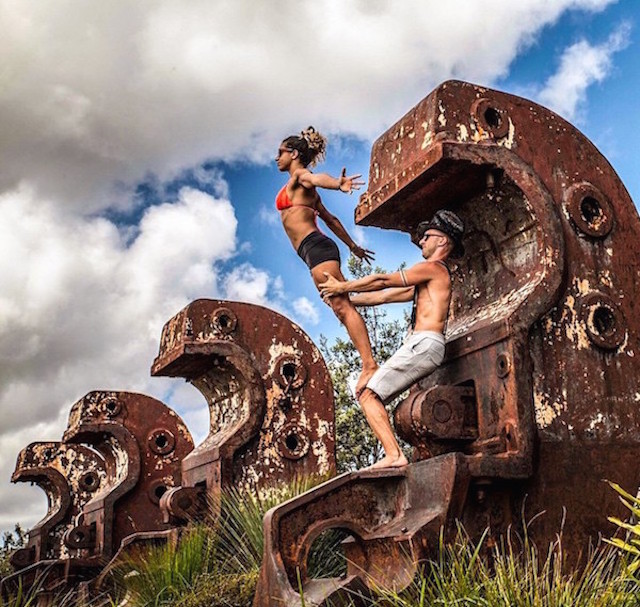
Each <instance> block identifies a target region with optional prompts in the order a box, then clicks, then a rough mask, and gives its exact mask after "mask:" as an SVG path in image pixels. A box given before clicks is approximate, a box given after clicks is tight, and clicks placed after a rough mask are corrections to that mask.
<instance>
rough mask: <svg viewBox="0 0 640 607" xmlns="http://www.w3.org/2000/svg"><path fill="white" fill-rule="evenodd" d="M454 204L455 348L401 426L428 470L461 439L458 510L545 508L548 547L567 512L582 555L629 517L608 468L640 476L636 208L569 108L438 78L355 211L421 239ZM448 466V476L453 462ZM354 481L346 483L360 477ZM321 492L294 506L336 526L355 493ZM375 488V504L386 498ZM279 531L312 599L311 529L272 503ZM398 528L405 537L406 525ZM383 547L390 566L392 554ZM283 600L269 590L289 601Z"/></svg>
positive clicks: (503, 517) (480, 513)
mask: <svg viewBox="0 0 640 607" xmlns="http://www.w3.org/2000/svg"><path fill="white" fill-rule="evenodd" d="M441 208H446V209H451V210H454V211H456V212H457V213H459V214H460V215H461V216H462V218H463V219H464V221H465V223H466V226H467V233H466V236H465V242H464V244H465V248H466V254H465V256H464V258H463V259H462V260H460V262H459V263H458V264H457V266H455V267H454V268H453V296H452V303H451V308H450V317H449V323H448V330H447V335H446V337H447V354H446V358H445V361H444V363H443V365H442V366H441V367H440V368H439V369H437V370H436V371H435V372H434V373H433V374H432V375H430V376H429V377H427V378H425V379H423V380H422V381H420V382H419V383H418V384H417V385H416V386H414V387H413V388H412V390H411V392H410V394H409V396H408V398H406V400H405V401H404V402H402V403H401V404H400V405H399V406H398V408H397V409H396V412H395V423H396V429H397V430H398V432H399V434H400V435H401V436H403V438H405V439H406V440H407V441H408V442H409V443H410V444H411V445H413V447H414V453H413V460H414V462H419V464H418V465H424V468H420V469H419V470H420V472H419V474H427V473H428V472H430V473H433V471H434V470H435V469H431V468H430V466H431V465H435V462H437V461H438V460H439V459H440V458H442V457H445V456H446V457H449V456H453V454H455V457H456V458H457V459H456V461H458V462H461V464H460V467H461V468H462V467H463V466H462V463H463V464H464V468H465V470H466V471H468V482H469V488H468V492H462V491H460V492H458V493H457V494H456V496H455V497H454V498H453V499H452V500H451V501H449V502H446V500H445V502H443V503H442V504H441V508H440V510H441V511H442V512H443V513H444V514H443V519H442V520H443V521H444V522H446V523H450V522H451V521H452V519H453V518H455V517H460V519H461V520H462V521H463V523H464V524H465V526H466V528H467V530H468V531H469V532H470V533H472V534H480V533H481V532H482V531H484V529H485V528H487V527H490V529H491V532H492V533H494V534H501V533H503V532H505V531H506V529H507V527H508V526H509V525H510V524H512V523H515V524H519V523H521V522H522V520H523V514H524V516H525V517H526V518H531V516H532V515H534V514H538V513H539V512H542V511H546V515H545V516H543V517H540V518H538V519H537V520H536V522H535V524H534V525H533V527H532V528H530V529H529V536H530V537H533V538H534V539H537V540H539V541H540V542H541V543H543V544H544V543H546V542H547V541H551V540H553V539H555V538H556V535H557V533H558V532H559V530H560V528H561V525H562V522H563V520H564V517H565V516H566V520H564V529H563V547H564V550H565V554H567V555H572V556H577V555H579V554H580V553H581V552H582V551H583V550H584V547H585V545H586V542H587V538H588V537H589V536H597V535H598V534H599V533H600V532H602V531H603V530H605V529H606V527H607V521H606V516H607V515H610V514H619V515H622V511H621V506H620V505H619V504H618V502H617V497H616V495H615V493H614V492H613V491H611V490H609V488H608V486H607V485H605V484H604V483H603V482H602V480H601V479H602V478H612V479H616V480H618V481H620V482H621V483H622V484H623V485H625V486H626V487H628V488H630V489H631V490H633V489H634V488H636V487H637V486H638V480H639V476H640V475H639V470H638V465H637V462H638V461H639V459H640V410H639V409H638V407H637V403H638V401H640V385H639V384H640V373H638V364H637V363H636V360H638V356H637V353H636V352H635V347H636V345H637V344H638V330H639V325H640V320H638V318H639V316H638V315H637V314H635V306H636V301H637V300H638V293H637V289H638V287H636V285H637V284H639V283H640V281H639V280H638V278H640V269H638V268H637V265H636V264H635V263H634V261H635V260H636V259H637V258H638V254H639V253H640V251H639V250H638V249H640V223H639V221H638V214H637V212H636V209H635V207H634V205H633V203H632V201H631V199H630V197H629V195H628V193H627V192H626V190H625V188H624V186H623V185H622V183H621V182H620V180H619V178H618V177H617V175H616V174H615V172H614V171H613V169H612V168H611V166H610V165H609V163H608V162H607V161H606V159H605V158H604V157H603V156H602V155H601V154H600V153H599V152H598V151H597V150H596V148H595V147H594V146H593V145H592V144H591V143H590V142H589V141H588V140H587V139H586V138H585V137H584V136H583V135H582V134H581V133H579V132H578V131H577V130H576V129H575V128H574V127H572V126H571V125H570V124H569V123H567V122H566V121H564V120H563V119H562V118H560V117H559V116H557V115H556V114H554V113H553V112H550V111H549V110H547V109H545V108H543V107H540V106H538V105H536V104H534V103H532V102H530V101H528V100H525V99H521V98H518V97H515V96H513V95H508V94H504V93H500V92H497V91H492V90H489V89H485V88H480V87H477V86H474V85H472V84H467V83H463V82H447V83H444V84H443V85H441V86H440V87H438V88H437V89H436V90H435V91H434V92H432V93H431V94H430V95H429V96H428V97H427V98H426V99H425V100H423V101H422V102H421V103H419V104H418V105H417V106H416V107H415V108H414V109H413V110H411V111H410V112H409V113H408V114H407V115H406V116H404V117H403V118H402V119H401V120H400V121H398V123H397V124H395V125H394V126H393V127H391V128H390V129H389V130H388V131H387V132H386V133H385V134H383V135H382V136H381V137H380V138H379V139H378V140H377V141H376V142H375V144H374V146H373V151H372V157H371V170H370V175H369V190H368V192H366V193H365V194H364V195H363V196H362V197H361V200H360V203H359V205H358V208H357V209H356V220H357V221H358V223H360V224H363V225H375V226H379V227H382V228H388V229H399V230H403V231H405V232H408V233H409V234H410V235H411V236H412V237H413V238H414V239H416V238H417V237H418V236H419V235H418V234H416V233H415V228H416V227H417V225H418V224H419V223H420V222H421V221H424V220H427V219H429V218H430V217H431V216H432V215H433V213H434V212H435V211H436V210H438V209H441ZM414 241H415V240H414ZM418 254H419V253H418V251H416V258H417V259H419V257H418ZM416 465H417V464H412V465H411V466H410V467H409V469H414V470H415V469H416V468H414V466H416ZM417 474H418V473H417ZM432 478H434V479H436V480H434V484H435V485H436V486H437V485H438V483H441V482H448V481H447V479H450V476H449V477H448V476H446V475H445V474H444V473H443V474H442V476H441V477H438V473H435V474H432ZM342 482H344V484H345V491H348V489H349V487H350V485H351V484H352V483H354V481H353V480H350V479H348V478H347V479H345V480H344V481H342ZM377 482H378V483H380V481H377ZM354 486H355V485H354ZM464 486H465V487H466V485H464ZM322 491H323V490H322V489H319V490H316V491H311V492H310V493H309V494H307V495H306V496H305V497H304V500H303V499H299V500H293V501H292V502H289V503H288V504H287V508H290V509H298V514H297V516H298V518H299V519H301V520H305V519H309V520H312V521H313V524H314V525H317V526H318V527H319V528H320V527H322V525H323V524H325V525H328V526H332V525H333V521H334V518H335V517H336V516H337V515H339V514H340V513H341V510H340V508H339V506H336V505H335V504H331V505H330V506H327V507H326V508H325V509H324V510H323V511H320V512H319V513H317V514H314V513H316V512H317V509H316V501H315V500H317V503H320V504H324V503H326V502H325V500H324V499H323V496H322ZM403 491H404V489H403V488H402V483H401V482H397V483H396V484H395V485H394V486H393V488H392V489H390V492H391V494H392V495H393V496H395V497H396V498H398V500H399V501H400V503H401V502H402V496H403V495H404V493H403ZM368 497H369V498H370V499H369V500H368V501H367V506H368V507H369V508H370V510H371V511H372V512H376V511H377V510H376V508H378V507H379V506H382V505H384V504H385V503H387V502H385V498H383V497H381V496H379V495H378V494H376V493H372V494H371V495H370V496H368ZM349 503H350V505H352V507H356V504H358V501H357V500H356V499H352V500H350V502H349ZM400 511H402V507H401V506H400ZM368 516H371V520H375V516H374V515H373V514H369V515H368ZM265 533H266V536H265V537H266V541H267V542H270V544H269V545H270V547H271V549H272V550H273V551H274V553H275V556H274V557H273V558H271V559H270V558H269V554H268V552H266V553H265V563H266V564H265V565H264V566H263V571H262V577H261V596H264V597H274V596H275V597H281V598H282V599H283V600H284V601H285V604H287V605H298V604H300V597H297V596H296V595H295V592H294V590H293V588H292V580H291V579H290V578H291V571H293V570H294V569H295V567H298V568H300V570H301V571H304V552H303V551H300V550H299V548H298V546H299V543H298V542H296V541H295V540H294V539H292V538H295V537H297V536H296V535H295V534H296V533H298V534H299V536H302V535H303V532H301V531H300V529H299V527H298V526H297V522H296V520H293V519H291V518H287V517H282V518H280V517H278V516H274V515H272V517H271V519H270V520H269V521H268V525H267V527H266V528H265ZM392 535H393V534H390V536H389V537H388V538H387V540H386V541H388V542H389V545H393V543H394V541H395V540H401V539H402V538H403V535H402V533H401V532H399V533H397V535H396V536H394V537H392ZM274 537H275V538H277V539H275V540H274V539H273V538H274ZM292 546H293V547H294V548H292ZM430 548H431V547H430V546H429V544H428V543H427V545H426V546H422V547H421V549H418V548H416V552H415V554H414V555H413V556H421V557H426V556H429V551H430ZM296 550H298V551H297V552H296ZM374 558H378V557H374ZM376 562H377V570H378V571H380V572H383V571H385V568H386V567H387V566H388V561H387V560H386V559H385V558H384V557H380V558H379V560H378V561H376ZM368 569H369V570H373V569H376V567H375V565H374V564H369V565H368ZM345 583H346V582H345ZM269 600H271V599H269V598H265V599H262V598H260V597H256V605H270V604H273V605H275V604H278V603H277V601H276V600H274V601H273V602H272V603H270V602H269ZM261 601H262V602H261Z"/></svg>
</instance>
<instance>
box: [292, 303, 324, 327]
mask: <svg viewBox="0 0 640 607" xmlns="http://www.w3.org/2000/svg"><path fill="white" fill-rule="evenodd" d="M293 311H294V312H295V314H296V316H297V317H298V318H300V319H301V320H302V321H305V322H308V323H310V324H312V325H317V324H318V323H319V322H320V315H319V314H318V309H317V308H316V307H315V306H314V305H313V304H312V303H311V301H309V299H307V298H306V297H298V298H297V299H296V300H294V302H293Z"/></svg>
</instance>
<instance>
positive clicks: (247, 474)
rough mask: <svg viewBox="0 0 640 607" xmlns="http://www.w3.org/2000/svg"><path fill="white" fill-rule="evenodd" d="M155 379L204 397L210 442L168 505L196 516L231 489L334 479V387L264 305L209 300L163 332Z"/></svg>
mask: <svg viewBox="0 0 640 607" xmlns="http://www.w3.org/2000/svg"><path fill="white" fill-rule="evenodd" d="M151 373H152V375H165V376H170V377H184V378H186V379H187V380H188V381H189V382H191V383H192V384H193V385H194V386H195V387H196V388H197V389H198V390H200V392H202V394H203V395H204V397H205V399H206V401H207V403H208V406H209V410H210V420H211V422H210V428H209V435H208V436H207V437H206V438H205V440H204V441H203V442H202V443H201V444H200V445H198V446H197V447H196V449H194V451H193V452H192V453H191V454H190V455H189V456H188V457H186V458H185V459H184V461H183V464H182V478H183V482H182V487H180V488H178V489H175V490H173V491H171V492H168V493H167V495H166V496H165V497H164V498H163V506H164V507H165V508H166V510H167V512H168V513H169V514H170V515H172V516H173V517H174V518H176V519H185V518H188V517H189V516H194V515H197V514H198V512H199V511H200V503H201V501H199V498H200V499H201V497H202V492H204V491H206V492H207V493H208V494H209V495H210V496H215V495H216V494H217V493H218V492H219V490H220V488H221V487H223V486H235V487H244V488H246V489H252V490H259V489H260V488H262V487H264V486H267V485H270V484H273V483H274V481H278V482H283V481H284V482H286V481H288V480H291V479H293V478H294V477H296V476H305V475H310V474H318V473H319V474H326V473H331V472H335V454H334V452H335V447H334V409H333V388H332V385H331V379H330V376H329V373H328V371H327V368H326V366H325V364H324V361H323V359H322V356H321V355H320V352H319V351H318V349H317V348H316V347H315V345H314V344H313V342H312V341H311V340H310V339H309V337H308V336H307V335H306V334H305V333H304V332H303V331H302V329H300V327H298V326H297V325H296V324H294V323H293V322H291V321H290V320H289V319H287V318H285V317H283V316H281V315H280V314H278V313H277V312H274V311H273V310H268V309H266V308H263V307H261V306H257V305H253V304H245V303H238V302H231V301H220V300H208V299H201V300H197V301H194V302H192V303H191V304H189V305H188V306H187V307H186V308H184V309H183V310H182V311H181V312H179V313H178V314H177V315H176V316H175V317H174V318H172V319H171V320H170V321H169V322H168V323H167V324H166V325H165V327H164V329H163V331H162V338H161V342H160V351H159V354H158V357H157V358H156V360H155V361H154V363H153V366H152V369H151Z"/></svg>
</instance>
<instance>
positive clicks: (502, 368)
mask: <svg viewBox="0 0 640 607" xmlns="http://www.w3.org/2000/svg"><path fill="white" fill-rule="evenodd" d="M509 371H511V361H510V360H509V356H508V355H507V354H505V353H502V354H499V355H498V358H497V359H496V373H497V374H498V377H500V378H503V377H506V376H507V375H508V374H509Z"/></svg>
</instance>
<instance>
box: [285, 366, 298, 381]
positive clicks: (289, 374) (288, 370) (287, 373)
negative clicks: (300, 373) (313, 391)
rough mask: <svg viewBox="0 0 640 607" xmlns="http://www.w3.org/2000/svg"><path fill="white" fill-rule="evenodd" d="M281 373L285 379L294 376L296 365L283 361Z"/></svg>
mask: <svg viewBox="0 0 640 607" xmlns="http://www.w3.org/2000/svg"><path fill="white" fill-rule="evenodd" d="M282 375H283V376H284V377H285V378H286V379H293V378H294V377H295V376H296V366H295V364H294V363H284V365H282Z"/></svg>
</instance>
